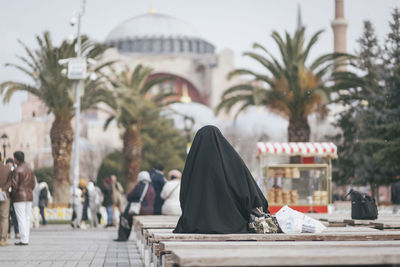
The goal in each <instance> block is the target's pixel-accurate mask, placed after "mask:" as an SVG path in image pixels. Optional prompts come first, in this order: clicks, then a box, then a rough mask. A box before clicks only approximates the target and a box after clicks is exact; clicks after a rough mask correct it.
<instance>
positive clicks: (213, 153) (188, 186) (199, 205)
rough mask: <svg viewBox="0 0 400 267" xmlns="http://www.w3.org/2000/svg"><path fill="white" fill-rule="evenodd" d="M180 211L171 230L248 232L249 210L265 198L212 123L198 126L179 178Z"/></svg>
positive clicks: (187, 231)
mask: <svg viewBox="0 0 400 267" xmlns="http://www.w3.org/2000/svg"><path fill="white" fill-rule="evenodd" d="M180 203H181V208H182V215H181V217H180V218H179V221H178V224H177V226H176V228H175V230H174V233H202V234H230V233H247V232H248V229H247V225H248V221H249V217H250V212H251V210H252V209H253V208H256V207H262V208H263V210H264V212H268V202H267V200H266V199H265V197H264V195H263V194H262V192H261V190H260V189H259V188H258V186H257V184H256V182H255V180H254V178H253V177H252V175H251V174H250V171H249V170H248V169H247V167H246V165H245V163H244V162H243V160H242V159H241V158H240V156H239V154H238V153H237V152H236V151H235V149H234V148H233V147H232V146H231V145H230V144H229V142H228V141H227V140H226V139H225V137H224V136H223V135H222V133H221V132H220V130H219V129H218V128H217V127H214V126H205V127H203V128H201V129H200V130H199V131H198V132H197V134H196V136H195V138H194V140H193V144H192V147H191V148H190V152H189V155H188V157H187V159H186V164H185V168H184V170H183V175H182V180H181V192H180Z"/></svg>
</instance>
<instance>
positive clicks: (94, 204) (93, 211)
mask: <svg viewBox="0 0 400 267" xmlns="http://www.w3.org/2000/svg"><path fill="white" fill-rule="evenodd" d="M86 188H87V191H88V196H89V209H88V210H89V211H90V225H91V226H92V227H97V225H98V224H99V219H98V216H97V214H98V213H99V211H100V206H101V192H99V191H98V190H97V189H96V186H95V185H94V183H93V182H92V181H90V182H89V183H88V185H87V187H86Z"/></svg>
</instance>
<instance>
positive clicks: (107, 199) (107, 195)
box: [103, 177, 114, 227]
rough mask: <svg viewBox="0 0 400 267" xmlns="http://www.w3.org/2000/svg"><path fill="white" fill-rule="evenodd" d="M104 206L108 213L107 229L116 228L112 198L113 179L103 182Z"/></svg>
mask: <svg viewBox="0 0 400 267" xmlns="http://www.w3.org/2000/svg"><path fill="white" fill-rule="evenodd" d="M103 185H104V188H103V206H104V207H105V208H106V211H107V224H106V227H112V226H114V224H113V222H114V215H113V198H112V197H113V196H112V185H111V179H110V178H108V177H107V178H106V179H104V182H103Z"/></svg>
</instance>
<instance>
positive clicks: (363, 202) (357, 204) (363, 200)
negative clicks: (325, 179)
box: [346, 189, 378, 220]
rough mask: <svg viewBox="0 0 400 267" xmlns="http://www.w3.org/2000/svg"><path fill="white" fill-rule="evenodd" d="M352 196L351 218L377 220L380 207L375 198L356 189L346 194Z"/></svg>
mask: <svg viewBox="0 0 400 267" xmlns="http://www.w3.org/2000/svg"><path fill="white" fill-rule="evenodd" d="M348 195H350V198H351V218H352V219H356V220H375V219H377V218H378V208H377V207H376V204H375V199H374V198H372V197H370V196H368V195H367V194H363V193H360V192H358V191H354V190H353V189H351V190H350V192H349V193H348V194H347V195H346V197H347V196H348Z"/></svg>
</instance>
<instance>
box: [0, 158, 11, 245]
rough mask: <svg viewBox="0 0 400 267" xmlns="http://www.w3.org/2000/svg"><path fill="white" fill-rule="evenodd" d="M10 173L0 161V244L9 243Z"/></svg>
mask: <svg viewBox="0 0 400 267" xmlns="http://www.w3.org/2000/svg"><path fill="white" fill-rule="evenodd" d="M10 173H11V171H10V169H9V168H8V167H7V166H4V165H3V164H1V163H0V246H9V245H10V244H9V243H8V242H7V233H8V231H7V230H8V223H9V222H8V216H9V211H10V192H9V188H10V186H11V179H10Z"/></svg>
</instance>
